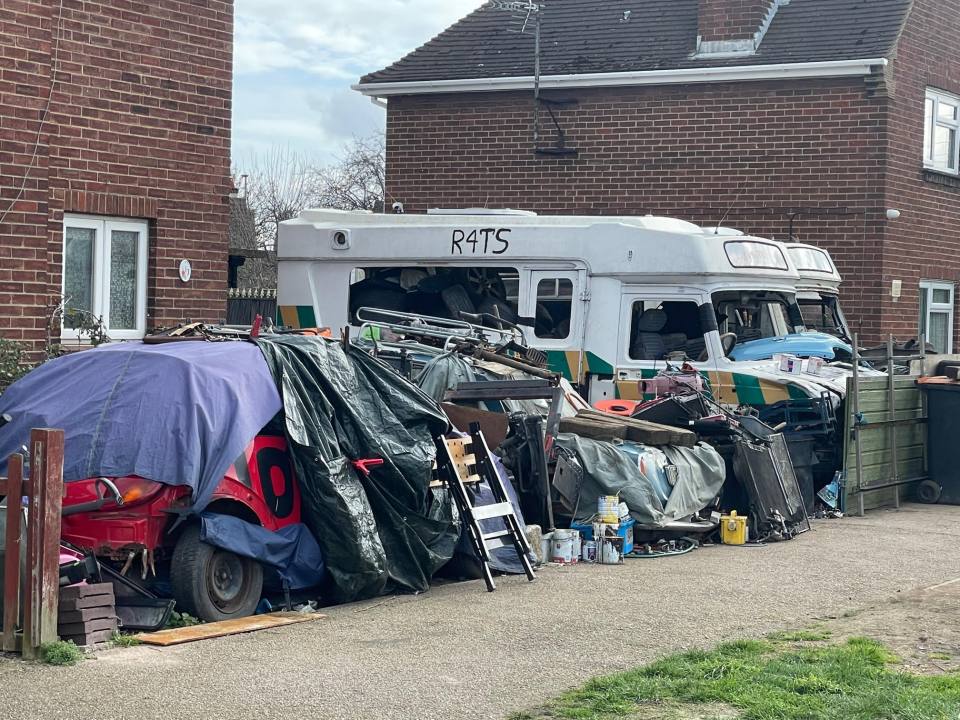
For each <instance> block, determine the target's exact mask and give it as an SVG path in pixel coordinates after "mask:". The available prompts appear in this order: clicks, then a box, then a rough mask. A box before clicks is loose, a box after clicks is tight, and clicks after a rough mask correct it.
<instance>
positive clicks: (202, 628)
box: [136, 612, 327, 647]
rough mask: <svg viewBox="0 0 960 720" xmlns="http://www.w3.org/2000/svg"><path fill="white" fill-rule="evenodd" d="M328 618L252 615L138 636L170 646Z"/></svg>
mask: <svg viewBox="0 0 960 720" xmlns="http://www.w3.org/2000/svg"><path fill="white" fill-rule="evenodd" d="M326 617H327V616H326V615H323V614H320V613H296V612H278V613H268V614H266V615H251V616H250V617H245V618H237V619H235V620H223V621H221V622H214V623H205V624H203V625H192V626H190V627H183V628H170V629H169V630H159V631H158V632H154V633H141V634H139V635H137V636H136V637H137V639H138V640H140V641H141V642H143V643H146V644H147V645H160V646H162V647H167V646H169V645H180V644H182V643H188V642H195V641H197V640H208V639H210V638H217V637H224V636H226V635H237V634H239V633H248V632H255V631H257V630H266V629H269V628H274V627H281V626H283V625H293V624H294V623H302V622H307V621H309V620H320V619H323V618H326Z"/></svg>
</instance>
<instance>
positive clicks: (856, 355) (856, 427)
mask: <svg viewBox="0 0 960 720" xmlns="http://www.w3.org/2000/svg"><path fill="white" fill-rule="evenodd" d="M851 385H852V388H851V392H852V394H853V398H852V402H851V398H847V402H848V404H849V405H850V412H851V418H852V420H853V447H854V453H855V458H856V463H857V473H856V479H857V502H858V504H859V508H858V509H859V514H860V516H861V517H862V516H863V515H864V514H865V511H864V507H863V450H862V448H861V444H860V339H859V338H858V337H857V333H854V334H853V377H852V378H851Z"/></svg>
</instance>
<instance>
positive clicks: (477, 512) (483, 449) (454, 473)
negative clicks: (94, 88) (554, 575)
mask: <svg viewBox="0 0 960 720" xmlns="http://www.w3.org/2000/svg"><path fill="white" fill-rule="evenodd" d="M437 470H438V474H439V476H440V478H441V480H442V481H443V482H444V484H445V485H446V486H447V487H448V488H449V489H450V492H451V494H452V495H453V500H454V502H455V503H456V504H457V510H458V511H459V512H460V517H461V518H463V522H464V523H465V524H466V526H467V535H468V536H469V537H470V542H471V544H472V545H473V549H474V551H475V552H476V554H477V558H478V559H479V561H480V568H481V570H482V572H483V580H484V582H485V583H486V585H487V591H488V592H493V591H494V590H496V589H497V586H496V583H494V582H493V574H492V573H491V572H490V551H491V550H495V549H496V548H500V547H512V548H513V549H514V550H516V552H517V557H518V558H519V559H520V564H521V565H522V566H523V571H524V573H526V576H527V579H528V580H530V581H533V580H534V579H535V577H536V576H535V575H534V572H533V566H532V565H531V564H530V558H529V554H530V544H529V543H528V542H527V538H526V535H524V533H523V530H522V529H521V527H520V521H519V520H518V519H517V516H516V514H515V513H514V510H513V503H511V502H510V496H509V495H507V489H506V487H505V486H504V484H503V479H502V478H501V477H500V473H498V472H497V468H496V466H494V464H493V458H492V457H491V455H490V448H488V447H487V441H486V440H485V439H484V437H483V433H482V432H481V431H480V424H479V423H471V424H470V437H468V438H443V439H442V440H440V441H438V443H437ZM484 480H485V481H486V482H487V483H488V484H489V485H490V489H491V491H492V492H493V497H494V503H493V504H491V505H480V506H474V504H473V502H472V500H471V497H470V493H469V491H468V490H467V485H475V484H477V483H480V482H483V481H484ZM494 518H501V519H502V520H503V523H504V525H505V526H506V529H504V530H497V531H494V532H488V533H485V532H483V529H482V528H481V527H480V521H481V520H491V519H494Z"/></svg>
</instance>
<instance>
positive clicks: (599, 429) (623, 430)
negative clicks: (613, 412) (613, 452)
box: [560, 417, 627, 440]
mask: <svg viewBox="0 0 960 720" xmlns="http://www.w3.org/2000/svg"><path fill="white" fill-rule="evenodd" d="M560 432H562V433H573V434H575V435H581V436H583V437H586V438H592V439H594V440H613V439H615V438H616V439H620V440H625V439H626V437H627V426H626V425H614V424H611V423H605V422H596V421H594V420H588V419H587V418H580V417H575V418H561V420H560Z"/></svg>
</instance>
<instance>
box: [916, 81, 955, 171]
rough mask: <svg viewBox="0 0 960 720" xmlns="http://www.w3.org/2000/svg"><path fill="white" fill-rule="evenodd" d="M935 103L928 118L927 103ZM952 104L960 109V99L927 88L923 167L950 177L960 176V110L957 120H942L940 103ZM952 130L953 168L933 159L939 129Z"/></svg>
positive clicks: (924, 103)
mask: <svg viewBox="0 0 960 720" xmlns="http://www.w3.org/2000/svg"><path fill="white" fill-rule="evenodd" d="M931 101H932V102H933V112H932V113H931V114H930V117H927V102H931ZM941 102H943V103H950V104H951V105H956V106H957V107H958V108H960V97H958V96H956V95H952V94H951V93H948V92H943V91H942V90H934V89H933V88H927V92H926V95H925V96H924V100H923V113H924V128H923V138H924V140H923V166H924V167H925V168H929V169H930V170H936V171H937V172H942V173H947V174H949V175H960V110H958V112H957V118H956V119H955V120H942V119H940V113H939V109H940V103H941ZM938 126H939V127H946V128H950V129H952V130H953V132H954V142H953V167H950V166H949V165H944V164H938V163H937V162H936V161H935V160H934V157H933V147H934V142H935V139H936V129H937V127H938Z"/></svg>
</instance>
